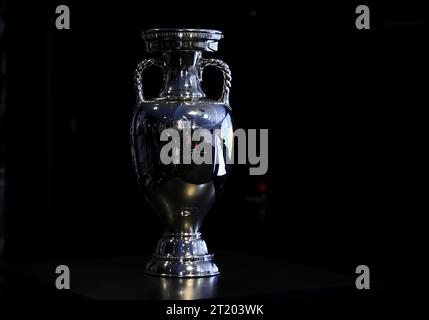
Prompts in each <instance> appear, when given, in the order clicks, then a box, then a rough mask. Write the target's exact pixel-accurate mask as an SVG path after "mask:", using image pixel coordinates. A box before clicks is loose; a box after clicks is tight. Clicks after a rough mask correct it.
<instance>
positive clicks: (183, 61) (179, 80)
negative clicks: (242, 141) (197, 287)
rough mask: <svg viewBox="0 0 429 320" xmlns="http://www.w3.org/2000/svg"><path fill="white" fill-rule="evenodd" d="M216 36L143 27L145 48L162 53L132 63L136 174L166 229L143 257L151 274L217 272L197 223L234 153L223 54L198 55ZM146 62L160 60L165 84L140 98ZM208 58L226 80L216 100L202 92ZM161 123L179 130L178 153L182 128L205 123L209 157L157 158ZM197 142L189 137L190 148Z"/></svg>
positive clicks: (221, 183)
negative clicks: (146, 257) (197, 161)
mask: <svg viewBox="0 0 429 320" xmlns="http://www.w3.org/2000/svg"><path fill="white" fill-rule="evenodd" d="M221 38H222V33H221V32H220V31H215V30H195V29H164V30H159V29H152V30H148V31H146V32H143V39H144V40H145V41H146V49H147V51H148V52H161V53H162V59H159V60H158V59H147V60H144V61H143V62H141V63H140V64H139V65H138V67H137V69H136V73H135V81H136V89H137V104H136V108H135V111H134V116H133V119H132V123H131V143H132V148H131V152H132V157H133V162H134V165H135V170H136V175H137V178H138V181H139V184H140V186H141V187H142V190H143V193H144V195H145V197H146V199H147V200H148V201H149V202H150V204H151V205H152V207H153V208H154V209H155V210H156V211H157V213H158V215H159V216H160V218H161V220H162V222H163V224H164V226H165V233H164V236H163V238H162V239H161V240H160V241H159V243H158V246H157V249H156V252H155V253H154V255H153V257H152V259H151V260H150V261H149V262H148V263H147V265H146V271H147V272H148V273H149V274H152V275H161V276H166V277H202V276H211V275H216V274H218V273H219V270H218V268H217V266H216V264H215V263H214V261H213V255H212V254H210V253H209V252H208V251H207V246H206V244H205V241H204V240H203V239H202V238H201V234H200V232H199V231H200V228H201V225H202V222H203V220H204V218H205V216H206V214H207V213H208V211H209V210H210V209H211V207H212V206H213V204H214V202H215V201H216V198H217V197H218V196H219V195H220V193H221V191H222V189H223V187H224V183H225V181H226V179H227V177H228V175H229V173H230V171H231V165H230V163H231V161H229V160H230V158H227V157H231V156H232V146H233V141H232V139H233V127H232V120H231V108H230V106H229V90H230V87H231V73H230V70H229V67H228V65H226V64H225V63H224V62H223V61H221V60H218V59H204V58H203V57H202V51H216V50H217V41H219V40H220V39H221ZM152 65H155V66H158V67H160V68H161V70H162V72H163V74H164V82H165V84H164V88H163V90H162V91H161V93H160V94H159V97H157V98H155V99H153V100H146V98H145V96H144V94H143V82H142V76H143V75H142V74H143V71H144V69H145V68H146V67H148V66H152ZM207 66H213V67H216V68H218V69H219V70H220V71H221V72H222V75H223V79H224V84H223V92H222V95H221V98H220V99H219V101H215V100H211V99H208V98H206V97H205V94H204V92H203V91H202V88H201V81H202V75H203V69H204V68H205V67H207ZM165 129H175V130H176V131H177V132H179V134H180V135H181V140H182V142H181V145H180V146H175V148H173V150H174V151H173V152H175V154H176V152H179V154H181V152H180V150H181V149H183V146H182V145H183V141H184V136H185V135H186V134H185V132H189V131H190V134H191V135H192V134H193V133H194V132H195V131H196V130H198V129H206V130H209V131H210V133H211V134H212V136H213V140H212V142H211V147H212V155H214V156H215V161H212V163H211V164H206V163H203V164H199V165H198V164H195V163H191V164H184V163H183V160H182V161H181V164H174V163H172V164H168V165H165V164H163V163H162V162H161V160H160V151H161V149H162V147H163V146H164V145H165V144H166V143H168V142H165V141H160V135H161V132H162V131H163V130H165ZM215 133H216V134H215ZM197 144H198V142H195V141H192V142H191V148H192V149H193V148H194V147H195V146H196V145H197Z"/></svg>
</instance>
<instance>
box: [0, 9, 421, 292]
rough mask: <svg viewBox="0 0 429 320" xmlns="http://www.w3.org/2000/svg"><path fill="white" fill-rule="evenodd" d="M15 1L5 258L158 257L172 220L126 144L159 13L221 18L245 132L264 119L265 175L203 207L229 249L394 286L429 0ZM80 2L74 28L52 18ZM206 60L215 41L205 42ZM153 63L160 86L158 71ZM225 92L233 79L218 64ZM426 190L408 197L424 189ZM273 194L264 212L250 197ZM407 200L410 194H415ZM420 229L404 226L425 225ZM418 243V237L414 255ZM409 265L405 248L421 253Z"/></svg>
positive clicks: (243, 174)
mask: <svg viewBox="0 0 429 320" xmlns="http://www.w3.org/2000/svg"><path fill="white" fill-rule="evenodd" d="M322 2H323V3H319V4H314V3H309V2H305V1H303V2H299V4H296V3H295V4H292V3H289V2H287V3H285V4H274V3H272V4H269V3H266V2H263V3H262V2H258V3H257V2H256V1H247V2H235V1H234V2H232V1H231V2H229V3H220V2H216V1H210V2H206V1H204V2H202V1H200V2H190V1H186V2H182V3H178V2H171V3H170V4H167V3H165V2H163V1H157V2H156V1H154V2H150V1H108V2H107V1H103V2H101V1H99V2H97V1H94V2H93V1H91V2H90V3H89V2H88V1H86V2H83V1H79V2H78V1H59V2H55V1H51V2H47V3H40V2H36V1H35V2H29V3H26V4H23V3H21V2H19V3H18V2H15V1H14V2H12V1H10V2H9V3H8V5H7V6H6V9H7V10H6V22H7V29H6V32H7V33H6V34H7V42H6V43H7V47H6V48H7V105H6V106H7V109H6V118H5V119H6V121H5V130H4V131H5V135H3V131H2V140H5V141H6V152H5V156H4V158H5V160H4V161H5V164H6V196H5V199H6V201H5V217H6V219H5V226H6V251H5V256H4V258H5V259H6V260H7V261H14V262H16V261H39V260H61V259H65V258H92V257H105V256H118V255H131V254H133V255H134V254H143V253H145V254H146V253H151V252H152V251H153V250H154V248H155V245H156V242H157V240H158V239H159V237H160V234H161V232H162V226H161V223H160V220H159V218H158V217H157V216H156V215H155V214H154V212H153V211H152V210H151V209H150V207H149V206H148V204H147V203H146V201H145V200H144V198H143V196H142V195H141V193H140V190H139V188H138V185H137V183H136V179H135V177H134V172H133V167H132V163H131V157H130V143H129V123H130V120H131V115H132V110H133V105H134V101H135V95H134V88H133V80H132V78H133V72H134V68H135V66H136V65H137V63H138V62H139V61H141V60H142V59H143V58H147V57H149V55H148V54H147V53H145V52H144V45H143V41H142V40H141V38H140V32H141V31H142V30H144V29H148V28H152V27H185V28H214V29H219V30H222V31H224V34H225V39H224V40H223V41H222V42H221V43H220V51H219V52H218V53H216V54H209V55H211V56H213V57H219V58H221V59H223V60H224V61H226V62H227V63H228V64H229V65H230V67H231V70H232V76H233V83H232V90H231V105H232V108H233V114H234V120H235V126H236V128H239V127H240V128H245V129H246V128H268V129H269V132H270V137H269V139H270V140H269V171H268V173H267V174H266V175H264V176H249V175H248V168H247V167H246V166H235V168H234V169H235V170H234V174H233V176H232V178H231V181H230V184H229V187H228V188H227V190H226V192H225V194H224V197H223V198H222V200H221V201H219V203H218V204H217V205H216V207H215V208H214V210H213V212H212V213H211V214H210V215H209V217H208V218H207V219H206V220H205V224H204V227H203V230H202V231H203V235H204V237H205V239H206V240H207V242H208V246H209V249H210V251H212V252H214V253H216V250H221V249H226V250H230V251H237V252H248V253H253V254H255V255H263V256H269V257H274V258H277V259H282V260H286V261H288V262H295V263H300V264H305V265H311V266H316V267H319V268H323V269H328V270H332V271H338V272H344V273H354V270H355V268H356V266H357V265H360V264H366V265H368V266H369V267H370V268H371V271H372V276H373V277H375V279H377V280H379V281H381V282H382V283H384V284H387V282H388V280H389V279H388V274H389V272H392V271H393V270H391V268H392V264H391V262H392V259H393V260H395V259H397V257H398V254H399V253H398V252H399V250H401V249H402V247H404V246H406V245H405V244H404V242H403V241H402V240H404V238H405V232H407V231H410V230H409V224H408V222H406V221H412V220H413V215H414V214H416V213H417V211H413V210H412V209H411V208H412V206H413V203H414V200H413V199H414V197H418V196H419V194H418V192H410V191H411V189H412V188H413V186H414V183H412V182H411V180H410V179H411V178H416V177H417V178H418V174H419V173H418V172H416V165H417V162H418V159H419V158H420V157H421V154H422V153H423V150H422V148H421V145H420V144H419V142H418V138H419V137H421V136H422V135H423V133H424V132H423V131H425V129H424V127H423V126H422V123H423V110H424V108H423V103H422V102H421V101H420V98H421V96H422V89H423V86H424V82H425V81H426V82H427V73H425V71H424V69H423V68H424V64H426V60H427V50H426V49H425V46H424V41H423V39H425V38H426V39H427V33H426V31H427V25H425V18H426V17H425V16H424V12H425V11H424V10H423V7H422V5H419V4H417V2H409V1H407V2H401V3H398V4H394V3H392V2H389V4H386V5H383V6H382V5H380V4H379V5H375V4H371V3H367V4H368V5H369V7H370V10H371V30H360V31H359V30H356V28H355V18H356V16H357V15H356V14H355V8H356V6H357V5H358V4H361V3H360V2H359V3H358V2H356V3H348V4H338V3H337V4H334V3H332V2H326V1H322ZM59 4H66V5H68V6H69V7H70V11H71V30H57V29H56V28H55V18H56V15H55V8H56V6H57V5H59ZM206 56H208V55H206ZM158 72H159V71H158V70H157V69H156V68H153V69H149V70H148V71H147V73H146V76H145V79H146V80H147V79H148V78H149V79H152V80H150V82H149V81H145V86H146V88H147V90H146V94H148V95H152V96H154V95H156V94H157V92H158V90H159V89H160V87H161V85H162V80H161V75H160V74H159V73H158ZM204 88H205V89H206V92H207V94H208V95H209V96H213V97H216V96H218V95H219V93H220V90H221V76H220V75H219V74H218V73H216V71H213V70H207V76H206V77H205V82H204ZM410 193H412V194H410ZM261 196H262V197H265V199H266V200H265V202H264V203H265V205H266V212H265V213H264V210H263V207H261V205H258V204H255V203H254V202H252V201H249V197H253V198H254V197H261ZM410 196H411V197H410ZM413 234H414V235H407V236H406V238H407V240H412V241H413V237H416V241H419V239H418V237H419V234H418V233H417V232H416V233H413ZM413 250H417V249H415V248H414V249H413V247H407V251H408V254H409V256H413ZM407 261H409V260H407Z"/></svg>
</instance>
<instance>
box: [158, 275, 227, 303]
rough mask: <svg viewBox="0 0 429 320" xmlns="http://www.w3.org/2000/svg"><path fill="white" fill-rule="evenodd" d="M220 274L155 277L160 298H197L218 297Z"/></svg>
mask: <svg viewBox="0 0 429 320" xmlns="http://www.w3.org/2000/svg"><path fill="white" fill-rule="evenodd" d="M218 278H219V276H214V277H202V278H155V279H156V281H158V282H159V286H160V287H159V289H160V290H159V292H160V297H159V298H160V299H164V300H196V299H210V298H214V297H216V293H217V285H218Z"/></svg>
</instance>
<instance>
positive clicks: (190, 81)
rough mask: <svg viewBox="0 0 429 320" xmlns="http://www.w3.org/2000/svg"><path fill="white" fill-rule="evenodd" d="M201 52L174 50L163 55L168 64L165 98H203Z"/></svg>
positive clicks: (163, 92)
mask: <svg viewBox="0 0 429 320" xmlns="http://www.w3.org/2000/svg"><path fill="white" fill-rule="evenodd" d="M200 58H201V51H194V50H172V51H166V52H164V53H163V59H164V62H165V64H166V75H165V86H164V89H163V90H162V92H161V97H163V98H185V99H194V98H203V97H204V96H205V95H204V92H203V91H202V89H201V83H200V77H199V73H200Z"/></svg>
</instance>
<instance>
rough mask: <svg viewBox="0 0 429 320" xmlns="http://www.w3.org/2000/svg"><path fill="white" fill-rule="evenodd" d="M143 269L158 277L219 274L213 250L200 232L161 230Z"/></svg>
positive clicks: (189, 276) (190, 276)
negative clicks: (208, 249) (160, 234)
mask: <svg viewBox="0 0 429 320" xmlns="http://www.w3.org/2000/svg"><path fill="white" fill-rule="evenodd" d="M145 272H146V273H147V274H150V275H155V276H162V277H177V278H192V277H209V276H215V275H217V274H219V269H218V267H217V266H216V264H215V263H214V261H213V254H209V253H208V251H207V246H206V242H205V241H204V240H203V239H201V234H200V233H192V234H189V233H165V234H164V236H163V237H162V238H161V240H159V242H158V246H157V248H156V252H155V253H154V254H153V255H152V258H151V259H150V260H149V261H148V262H147V263H146V268H145Z"/></svg>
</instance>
